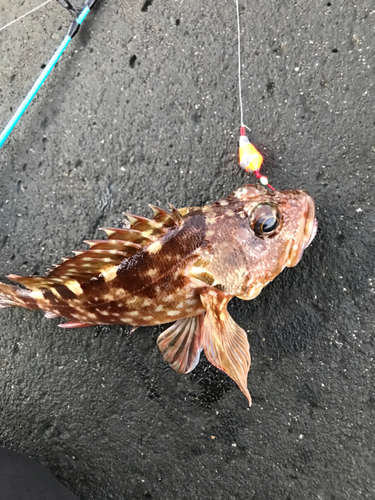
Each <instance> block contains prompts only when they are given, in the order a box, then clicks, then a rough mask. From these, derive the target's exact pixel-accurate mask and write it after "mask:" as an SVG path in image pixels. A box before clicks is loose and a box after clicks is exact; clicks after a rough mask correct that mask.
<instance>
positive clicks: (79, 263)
mask: <svg viewBox="0 0 375 500" xmlns="http://www.w3.org/2000/svg"><path fill="white" fill-rule="evenodd" d="M152 210H153V211H154V218H153V219H148V218H147V217H142V216H140V215H133V214H125V215H126V216H127V218H128V219H129V222H130V228H103V231H105V233H106V234H107V236H108V240H86V241H85V243H87V244H88V245H89V246H90V248H89V249H88V250H82V251H76V252H73V253H75V256H74V257H71V258H67V259H63V262H62V264H58V265H55V268H54V269H52V270H50V271H49V272H48V274H47V276H46V277H43V276H30V277H28V276H16V275H14V274H12V275H10V276H9V279H11V280H12V281H15V282H17V283H20V284H21V285H24V286H25V287H27V288H29V289H33V290H37V289H41V288H52V287H56V286H59V285H64V283H67V282H68V281H71V280H75V281H77V282H79V283H85V282H88V281H90V280H91V279H92V278H96V277H98V276H99V275H100V274H102V273H103V272H104V271H106V270H107V269H108V268H109V267H112V266H118V265H120V264H121V262H123V261H124V260H125V259H128V258H130V257H131V256H133V255H134V254H135V253H137V252H138V251H139V250H140V249H141V248H142V247H144V246H147V245H149V244H151V243H153V242H154V241H155V240H156V239H158V238H160V237H162V236H163V235H164V234H165V233H166V232H167V231H168V229H170V228H171V227H173V226H177V225H180V224H181V221H182V216H181V214H180V213H179V212H178V210H177V209H176V208H174V207H173V206H172V213H171V212H168V211H166V210H163V209H162V208H159V207H152Z"/></svg>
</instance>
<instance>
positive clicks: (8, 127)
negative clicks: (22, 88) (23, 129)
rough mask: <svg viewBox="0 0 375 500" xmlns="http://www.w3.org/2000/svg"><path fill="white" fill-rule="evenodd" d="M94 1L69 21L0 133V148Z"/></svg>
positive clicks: (89, 0) (64, 1)
mask: <svg viewBox="0 0 375 500" xmlns="http://www.w3.org/2000/svg"><path fill="white" fill-rule="evenodd" d="M57 1H58V2H59V3H60V5H62V6H63V7H66V8H67V9H68V10H72V11H75V8H74V7H73V6H72V4H71V3H70V2H69V1H67V0H57ZM95 3H96V0H86V2H85V4H84V7H83V9H82V11H81V12H80V14H79V15H78V17H77V19H76V20H75V21H73V22H72V23H71V25H70V26H69V29H68V34H67V35H66V36H65V38H64V40H63V41H62V42H61V44H60V45H59V47H58V49H57V50H56V52H55V53H54V54H53V56H52V57H51V59H50V60H49V62H48V63H47V65H46V67H45V68H44V70H43V71H42V73H41V75H40V76H39V78H38V79H37V81H36V82H35V83H34V85H33V86H32V88H31V90H30V92H29V93H28V94H27V96H26V97H25V99H24V100H23V101H22V103H21V105H20V106H19V108H18V109H17V111H16V112H15V113H14V115H13V116H12V118H11V119H10V121H9V122H8V124H7V125H6V127H5V128H4V130H3V131H2V132H1V134H0V148H1V147H2V146H3V144H4V142H5V141H6V140H7V139H8V137H9V135H10V133H11V132H12V130H13V129H14V127H15V126H16V125H17V123H18V122H19V120H20V118H21V116H22V115H23V114H24V112H25V111H26V109H27V107H28V106H29V104H30V103H31V101H32V100H33V98H34V97H35V95H36V94H37V92H38V90H39V89H40V87H41V86H42V85H43V83H44V82H45V80H46V79H47V77H48V75H49V74H50V73H51V71H52V69H53V68H54V67H55V65H56V63H57V61H58V60H59V59H60V57H61V55H62V53H63V52H64V50H65V49H66V47H67V46H68V45H69V43H70V42H71V41H72V38H73V37H74V36H75V35H76V34H77V33H78V30H79V28H80V27H81V24H82V23H83V21H84V20H85V18H86V16H87V14H88V13H89V12H90V11H91V9H92V7H93V6H94V4H95Z"/></svg>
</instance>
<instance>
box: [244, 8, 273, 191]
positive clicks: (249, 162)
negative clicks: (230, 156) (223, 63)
mask: <svg viewBox="0 0 375 500" xmlns="http://www.w3.org/2000/svg"><path fill="white" fill-rule="evenodd" d="M236 13H237V47H238V94H239V103H240V120H241V128H240V140H239V143H240V144H239V150H238V162H239V164H240V167H242V168H243V169H245V170H246V172H249V171H251V172H253V174H254V175H255V177H256V178H257V179H259V181H260V183H261V184H263V185H264V186H267V187H269V188H270V189H272V190H273V191H275V188H273V187H272V186H271V185H270V184H269V183H268V179H267V177H266V176H264V175H261V174H260V172H259V170H260V167H261V166H262V163H263V156H262V155H261V154H260V153H259V151H258V150H257V149H256V147H255V146H254V145H253V144H251V142H250V141H249V139H248V138H247V136H246V129H247V130H248V131H249V132H251V130H250V128H249V127H248V126H247V125H245V123H244V119H243V103H242V77H241V25H240V6H239V0H236Z"/></svg>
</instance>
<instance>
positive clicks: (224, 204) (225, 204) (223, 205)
mask: <svg viewBox="0 0 375 500" xmlns="http://www.w3.org/2000/svg"><path fill="white" fill-rule="evenodd" d="M219 204H220V205H221V206H222V207H226V206H228V205H229V203H228V200H220V201H219Z"/></svg>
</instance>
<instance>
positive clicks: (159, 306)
mask: <svg viewBox="0 0 375 500" xmlns="http://www.w3.org/2000/svg"><path fill="white" fill-rule="evenodd" d="M160 311H164V306H162V305H161V304H160V305H158V307H157V308H156V309H155V312H160Z"/></svg>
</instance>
